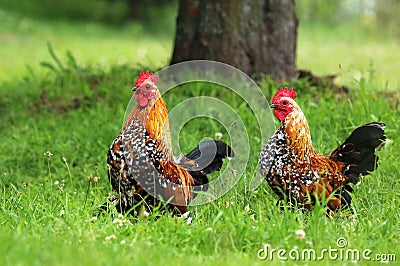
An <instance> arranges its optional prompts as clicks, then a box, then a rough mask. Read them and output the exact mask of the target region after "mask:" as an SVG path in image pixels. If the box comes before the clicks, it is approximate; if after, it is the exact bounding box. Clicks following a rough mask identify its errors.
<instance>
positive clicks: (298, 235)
mask: <svg viewBox="0 0 400 266" xmlns="http://www.w3.org/2000/svg"><path fill="white" fill-rule="evenodd" d="M295 234H296V238H297V239H300V240H301V239H304V238H305V237H306V232H304V230H303V229H299V230H296V232H295Z"/></svg>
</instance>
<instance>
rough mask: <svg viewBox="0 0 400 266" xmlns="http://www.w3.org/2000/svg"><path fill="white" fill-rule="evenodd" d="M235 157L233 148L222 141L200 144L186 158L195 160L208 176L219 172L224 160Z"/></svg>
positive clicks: (208, 141)
mask: <svg viewBox="0 0 400 266" xmlns="http://www.w3.org/2000/svg"><path fill="white" fill-rule="evenodd" d="M233 156H234V153H233V150H232V148H231V147H230V146H229V145H227V144H226V143H225V142H223V141H220V140H207V141H203V142H200V144H199V145H197V147H196V148H194V149H193V150H192V151H191V152H189V153H188V154H186V158H188V159H190V160H194V161H195V162H196V163H197V165H198V166H199V167H200V169H201V171H202V172H203V173H204V174H206V175H207V174H210V173H212V172H214V171H219V170H220V169H221V167H222V159H225V158H227V157H233Z"/></svg>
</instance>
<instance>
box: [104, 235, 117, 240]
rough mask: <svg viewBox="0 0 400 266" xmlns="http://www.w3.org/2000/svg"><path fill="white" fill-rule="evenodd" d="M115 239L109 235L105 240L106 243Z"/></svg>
mask: <svg viewBox="0 0 400 266" xmlns="http://www.w3.org/2000/svg"><path fill="white" fill-rule="evenodd" d="M115 238H116V236H115V235H110V236H106V238H105V240H106V241H111V240H113V239H115Z"/></svg>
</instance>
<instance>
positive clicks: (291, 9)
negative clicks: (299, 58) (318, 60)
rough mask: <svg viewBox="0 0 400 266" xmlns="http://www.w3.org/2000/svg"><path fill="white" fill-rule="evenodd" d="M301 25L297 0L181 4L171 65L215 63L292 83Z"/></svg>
mask: <svg viewBox="0 0 400 266" xmlns="http://www.w3.org/2000/svg"><path fill="white" fill-rule="evenodd" d="M297 25H298V20H297V17H296V13H295V3H294V0H231V1H224V0H214V1H208V0H203V1H201V0H179V11H178V18H177V28H176V36H175V47H174V51H173V55H172V60H171V64H175V63H179V62H183V61H187V60H195V59H205V60H215V61H220V62H223V63H227V64H230V65H232V66H235V67H238V68H239V69H241V70H242V71H244V72H245V73H247V74H249V75H254V74H256V75H257V74H261V73H264V74H270V75H272V76H273V77H274V78H275V79H277V80H289V79H290V78H292V77H294V76H295V74H296V38H297Z"/></svg>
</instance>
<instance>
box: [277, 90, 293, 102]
mask: <svg viewBox="0 0 400 266" xmlns="http://www.w3.org/2000/svg"><path fill="white" fill-rule="evenodd" d="M296 96H297V93H296V92H295V91H294V90H293V88H290V89H288V88H284V89H282V88H280V89H279V90H278V91H277V92H276V93H275V95H274V98H272V103H276V102H277V101H278V100H279V99H280V98H281V97H290V98H292V99H294V98H296Z"/></svg>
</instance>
